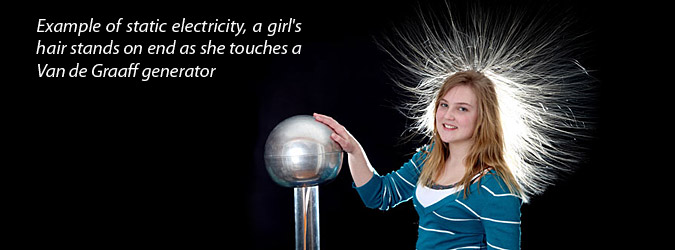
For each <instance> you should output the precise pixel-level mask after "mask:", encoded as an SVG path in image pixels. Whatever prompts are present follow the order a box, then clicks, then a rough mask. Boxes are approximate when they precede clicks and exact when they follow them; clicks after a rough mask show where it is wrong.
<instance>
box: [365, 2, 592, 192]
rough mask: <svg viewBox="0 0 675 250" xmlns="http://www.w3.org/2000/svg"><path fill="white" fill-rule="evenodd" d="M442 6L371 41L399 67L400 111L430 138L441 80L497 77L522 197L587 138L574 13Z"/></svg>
mask: <svg viewBox="0 0 675 250" xmlns="http://www.w3.org/2000/svg"><path fill="white" fill-rule="evenodd" d="M444 7H446V8H444V9H442V10H441V11H438V10H439V9H438V8H436V9H434V10H435V11H428V12H424V11H419V12H418V16H417V19H416V20H413V21H411V22H410V23H407V24H404V25H401V26H399V27H396V28H394V29H393V35H388V36H386V37H385V38H383V39H381V40H379V41H378V45H379V46H380V47H381V48H383V49H384V50H385V51H386V52H387V53H389V54H390V55H391V56H392V57H393V58H394V60H395V61H396V62H397V64H398V65H400V67H402V68H403V70H402V71H400V72H398V73H395V74H393V75H392V76H393V77H392V79H393V81H394V82H395V83H396V84H397V85H398V86H399V87H401V88H402V89H403V90H404V91H403V95H404V98H403V100H405V101H404V102H403V103H402V104H400V105H399V108H400V110H401V111H402V113H403V114H404V115H406V117H407V118H409V119H410V120H411V121H412V124H411V125H410V131H412V132H415V133H416V134H421V135H424V136H426V137H428V138H430V137H431V136H433V131H434V119H435V117H434V108H435V107H434V99H435V97H436V94H437V93H438V91H439V89H440V87H441V86H442V84H443V82H444V81H445V79H447V78H448V77H449V76H450V75H452V74H454V73H456V72H460V71H467V70H475V71H478V72H481V73H483V74H484V75H485V76H487V77H488V78H489V79H490V80H491V81H492V82H493V83H494V84H495V90H496V93H497V97H498V101H499V106H500V116H501V121H502V129H503V131H504V141H505V145H504V146H505V160H506V162H507V164H508V166H509V168H510V169H511V171H512V173H513V175H514V177H515V178H516V180H517V182H518V184H519V185H520V186H521V188H522V189H523V191H524V193H523V200H524V201H526V202H527V201H528V198H529V197H531V196H533V195H537V194H541V193H542V192H544V190H545V189H546V188H547V187H548V186H550V185H551V184H553V183H554V181H555V180H556V179H558V178H559V177H561V176H563V175H564V174H565V173H569V172H570V171H573V170H574V169H575V167H576V166H577V165H578V162H579V161H580V160H581V159H582V158H583V155H584V152H585V151H586V149H585V148H584V146H583V145H585V144H584V143H582V140H583V141H588V139H590V138H591V137H592V132H591V131H592V128H593V122H592V121H593V116H594V115H593V114H592V113H593V106H594V105H592V103H593V100H594V94H593V93H594V89H593V85H594V82H595V80H594V79H593V78H592V77H591V76H590V75H589V73H588V71H587V70H586V69H584V67H582V66H581V65H580V63H579V62H578V60H576V58H575V56H577V55H580V54H581V52H582V51H580V50H579V48H581V47H582V46H579V42H578V38H579V37H582V35H583V34H579V35H576V36H575V35H574V34H571V33H573V32H572V31H571V30H570V29H569V27H570V26H571V24H572V21H573V20H572V19H571V18H568V17H565V16H564V15H549V14H551V13H552V11H548V12H546V11H542V10H531V9H530V10H518V9H516V8H512V9H504V8H499V9H498V10H495V9H489V8H487V7H485V6H479V5H478V4H476V5H470V6H469V7H466V8H454V7H452V6H451V5H450V4H448V3H446V5H445V6H444ZM528 11H529V12H528ZM532 11H534V12H532ZM460 14H463V15H460ZM556 17H557V18H556Z"/></svg>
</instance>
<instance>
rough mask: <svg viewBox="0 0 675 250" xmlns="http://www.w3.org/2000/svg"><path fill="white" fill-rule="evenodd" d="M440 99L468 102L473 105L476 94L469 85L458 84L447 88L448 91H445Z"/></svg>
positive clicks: (451, 101) (450, 101)
mask: <svg viewBox="0 0 675 250" xmlns="http://www.w3.org/2000/svg"><path fill="white" fill-rule="evenodd" d="M441 100H444V101H446V102H449V103H468V104H471V105H475V104H476V94H475V93H474V92H473V89H472V88H471V87H469V86H466V85H459V86H455V87H453V88H451V89H450V90H448V92H446V93H445V95H443V96H442V97H441Z"/></svg>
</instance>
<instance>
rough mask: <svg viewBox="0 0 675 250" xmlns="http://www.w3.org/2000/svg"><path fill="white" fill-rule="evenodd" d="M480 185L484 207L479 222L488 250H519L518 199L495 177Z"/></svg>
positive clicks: (519, 200)
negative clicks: (481, 223)
mask: <svg viewBox="0 0 675 250" xmlns="http://www.w3.org/2000/svg"><path fill="white" fill-rule="evenodd" d="M491 177H493V178H488V179H492V180H486V181H485V183H484V184H481V189H482V190H480V191H482V192H484V194H483V195H485V201H486V202H485V206H484V207H483V209H482V211H481V221H482V222H483V227H484V229H485V236H486V241H487V245H488V249H520V205H521V204H522V202H521V199H520V197H518V196H516V195H514V194H512V193H510V192H509V190H508V189H507V188H506V184H505V183H504V182H503V181H501V178H499V177H497V176H496V175H494V174H493V175H491Z"/></svg>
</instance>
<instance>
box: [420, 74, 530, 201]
mask: <svg viewBox="0 0 675 250" xmlns="http://www.w3.org/2000/svg"><path fill="white" fill-rule="evenodd" d="M456 86H468V87H470V88H471V89H472V90H473V92H474V93H475V95H476V99H477V104H478V118H477V120H476V127H475V128H474V131H473V136H472V139H473V141H474V143H473V145H472V146H471V148H470V149H469V152H468V154H467V156H466V158H465V162H464V164H465V166H466V172H465V174H464V176H463V177H462V179H461V180H460V181H459V182H458V183H457V186H463V187H465V188H464V196H465V197H466V196H467V195H468V194H469V188H467V187H469V185H471V182H472V178H473V177H474V176H475V175H477V174H479V173H482V172H483V171H485V170H486V169H494V170H495V172H497V174H498V175H499V176H500V177H501V178H502V179H503V180H504V182H505V183H506V185H507V187H508V189H509V191H510V192H511V193H513V194H516V195H520V194H521V189H520V186H519V185H518V182H517V181H516V179H515V178H514V176H513V174H512V173H511V171H510V170H509V167H508V166H507V165H506V161H505V160H504V136H503V131H502V127H501V121H500V117H499V103H498V101H497V95H496V92H495V87H494V84H493V83H492V81H490V79H488V78H487V77H485V75H483V74H482V73H479V72H476V71H463V72H457V73H455V74H453V75H451V76H450V77H448V78H447V79H446V80H445V82H444V83H443V86H441V88H440V90H439V91H438V93H437V94H436V99H435V105H434V117H436V112H437V110H438V106H439V105H440V99H441V98H442V97H443V96H444V95H445V94H446V93H447V92H448V91H449V90H450V89H452V88H454V87H456ZM434 124H435V123H434ZM430 145H432V147H431V151H427V152H426V154H427V157H426V159H425V162H424V169H422V173H421V174H420V177H419V180H418V183H420V184H422V185H425V186H431V185H432V184H433V183H434V180H436V179H437V178H438V177H439V176H440V175H441V173H442V172H443V167H444V166H445V162H446V161H447V160H448V157H452V155H450V151H449V148H448V145H447V143H445V142H443V141H442V140H441V137H440V135H439V133H438V128H436V126H435V125H434V130H433V136H432V138H431V140H430ZM479 181H480V180H479Z"/></svg>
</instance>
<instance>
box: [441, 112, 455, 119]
mask: <svg viewBox="0 0 675 250" xmlns="http://www.w3.org/2000/svg"><path fill="white" fill-rule="evenodd" d="M443 118H445V119H447V120H451V121H454V120H455V115H454V114H452V111H451V110H450V109H448V110H447V111H446V112H445V114H444V115H443Z"/></svg>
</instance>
